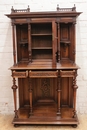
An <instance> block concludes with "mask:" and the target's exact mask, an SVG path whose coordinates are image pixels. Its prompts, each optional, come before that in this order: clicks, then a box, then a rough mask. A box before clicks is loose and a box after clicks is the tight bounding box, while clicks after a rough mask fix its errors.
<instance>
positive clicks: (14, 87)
mask: <svg viewBox="0 0 87 130" xmlns="http://www.w3.org/2000/svg"><path fill="white" fill-rule="evenodd" d="M17 88H18V87H17V85H16V80H15V78H13V86H12V89H13V95H14V107H15V110H14V112H15V118H18V110H17V96H16V90H17Z"/></svg>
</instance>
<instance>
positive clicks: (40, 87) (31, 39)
mask: <svg viewBox="0 0 87 130" xmlns="http://www.w3.org/2000/svg"><path fill="white" fill-rule="evenodd" d="M79 14H80V12H76V7H75V6H74V7H73V8H59V6H57V11H49V12H30V9H29V7H28V8H27V9H23V10H15V9H13V7H12V9H11V14H7V15H6V16H8V17H9V18H10V19H11V22H12V29H13V56H14V65H13V66H12V67H11V68H10V70H11V71H12V77H13V86H12V89H13V95H14V109H15V111H14V112H15V117H14V119H13V124H14V125H17V124H57V125H74V126H75V125H77V124H78V118H77V113H76V90H77V85H76V77H77V70H78V69H79V67H78V66H77V65H76V64H75V46H76V43H75V23H76V17H77V16H78V15H79ZM15 34H16V35H15ZM16 47H17V48H16ZM16 56H17V57H16ZM16 78H18V90H19V109H18V110H17V96H16V89H17V86H16V83H15V80H16Z"/></svg>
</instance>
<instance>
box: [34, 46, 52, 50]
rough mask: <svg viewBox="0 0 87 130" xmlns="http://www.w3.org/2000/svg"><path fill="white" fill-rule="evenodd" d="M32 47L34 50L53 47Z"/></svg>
mask: <svg viewBox="0 0 87 130" xmlns="http://www.w3.org/2000/svg"><path fill="white" fill-rule="evenodd" d="M32 49H33V50H34V49H35V50H39V49H42V50H48V49H52V47H32Z"/></svg>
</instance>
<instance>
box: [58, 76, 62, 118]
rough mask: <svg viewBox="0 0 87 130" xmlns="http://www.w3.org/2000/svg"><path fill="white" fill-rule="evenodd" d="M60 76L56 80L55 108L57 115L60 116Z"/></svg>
mask: <svg viewBox="0 0 87 130" xmlns="http://www.w3.org/2000/svg"><path fill="white" fill-rule="evenodd" d="M60 80H61V78H60V75H59V76H58V80H57V96H58V106H57V115H58V116H61V110H60V97H61V96H60V95H61V94H60V93H61V88H60Z"/></svg>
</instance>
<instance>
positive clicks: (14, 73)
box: [12, 71, 28, 78]
mask: <svg viewBox="0 0 87 130" xmlns="http://www.w3.org/2000/svg"><path fill="white" fill-rule="evenodd" d="M12 77H14V78H26V77H28V71H12Z"/></svg>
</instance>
